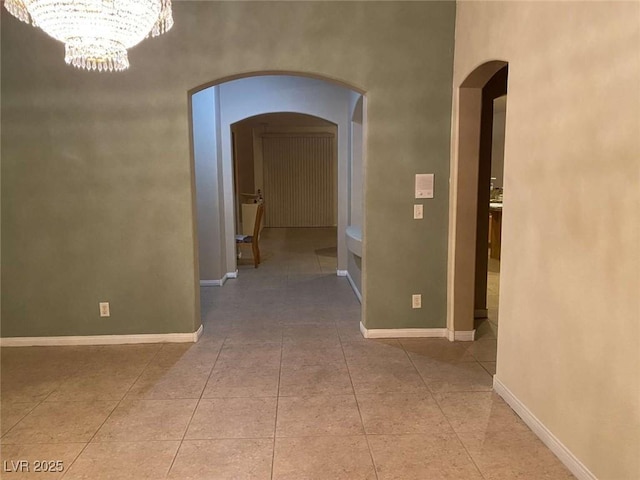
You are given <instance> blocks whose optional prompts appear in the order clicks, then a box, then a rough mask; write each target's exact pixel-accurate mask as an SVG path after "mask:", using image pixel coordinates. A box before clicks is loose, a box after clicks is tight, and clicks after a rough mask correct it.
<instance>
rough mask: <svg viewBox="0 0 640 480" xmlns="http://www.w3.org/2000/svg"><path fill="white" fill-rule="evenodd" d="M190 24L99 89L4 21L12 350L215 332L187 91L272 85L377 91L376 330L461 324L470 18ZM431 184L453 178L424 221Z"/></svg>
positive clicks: (348, 7) (368, 8)
mask: <svg viewBox="0 0 640 480" xmlns="http://www.w3.org/2000/svg"><path fill="white" fill-rule="evenodd" d="M174 17H175V20H176V25H175V27H174V28H173V30H171V31H170V32H169V33H168V34H166V35H163V36H161V37H159V38H155V39H149V40H145V41H144V42H143V43H141V44H140V45H139V46H137V47H135V48H133V49H132V50H131V51H130V62H131V68H130V69H129V70H128V71H126V72H124V73H117V74H115V73H113V74H99V73H90V72H84V71H78V70H75V69H73V68H71V67H68V66H66V65H65V64H64V61H63V56H64V53H63V50H64V49H63V46H62V45H61V44H60V43H58V42H56V41H54V40H52V39H50V38H49V37H47V36H46V35H45V34H44V33H42V32H41V31H38V30H36V29H34V28H33V27H31V26H28V25H26V24H23V23H19V22H18V21H17V20H15V19H14V18H13V17H10V16H9V15H7V13H6V12H4V11H3V13H2V32H1V34H2V60H1V61H2V87H1V88H2V91H1V93H2V100H1V101H2V110H1V113H2V119H1V120H2V143H1V147H2V177H1V181H2V336H5V337H10V336H46V335H93V334H107V333H110V334H128V333H167V332H191V331H194V330H195V329H196V328H197V327H198V325H199V323H200V319H199V298H198V287H197V285H198V276H197V271H196V265H197V261H195V260H196V258H197V252H196V250H195V248H196V247H195V234H194V222H193V218H194V213H193V200H192V197H193V190H192V161H191V158H190V146H189V125H188V122H189V114H188V94H187V92H188V91H189V90H190V89H193V88H194V87H197V86H199V85H202V84H205V83H208V82H211V81H213V80H216V79H220V78H223V77H226V76H229V75H235V74H242V73H248V72H256V71H267V70H268V71H287V72H305V73H310V74H315V75H322V76H324V77H328V78H330V79H336V80H340V81H343V82H346V83H348V84H350V85H352V86H354V87H356V88H360V89H362V90H364V91H366V94H367V101H368V115H369V116H368V124H367V128H368V137H367V143H366V148H367V160H366V180H365V191H366V193H365V195H366V197H365V198H366V200H365V201H366V218H365V235H366V243H365V257H366V262H367V264H366V278H365V280H364V287H363V289H364V294H365V305H364V306H365V312H366V319H365V323H366V326H367V327H368V328H406V327H444V326H445V306H446V256H447V252H446V245H447V221H448V205H447V201H448V190H447V185H448V180H447V179H448V176H449V144H450V141H449V138H450V137H449V136H450V121H451V120H450V115H451V85H452V62H453V36H454V21H455V4H454V3H453V2H406V3H405V2H389V3H386V2H385V3H383V2H299V3H297V2H296V3H293V2H255V3H254V2H222V3H218V2H175V5H174ZM415 173H435V174H436V198H435V199H433V200H428V201H424V204H425V219H424V220H423V221H414V220H412V205H413V203H414V199H413V175H414V174H415ZM418 292H420V293H422V294H423V305H424V308H423V309H422V310H412V309H411V308H410V306H411V302H410V298H411V294H412V293H418ZM100 301H109V302H110V303H111V311H112V312H111V317H109V318H107V319H101V318H100V317H99V316H98V302H100Z"/></svg>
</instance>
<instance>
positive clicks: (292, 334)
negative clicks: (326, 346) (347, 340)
mask: <svg viewBox="0 0 640 480" xmlns="http://www.w3.org/2000/svg"><path fill="white" fill-rule="evenodd" d="M282 341H283V343H285V344H286V343H305V342H327V343H329V342H332V343H333V344H335V345H337V344H339V341H340V339H339V337H338V330H337V329H336V326H335V323H333V322H331V324H329V325H288V326H286V327H283V336H282Z"/></svg>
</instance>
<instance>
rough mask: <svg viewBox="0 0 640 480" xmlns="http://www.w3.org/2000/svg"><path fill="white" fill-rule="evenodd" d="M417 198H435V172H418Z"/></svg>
mask: <svg viewBox="0 0 640 480" xmlns="http://www.w3.org/2000/svg"><path fill="white" fill-rule="evenodd" d="M416 198H433V173H418V174H416Z"/></svg>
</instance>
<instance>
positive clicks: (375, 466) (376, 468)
mask: <svg viewBox="0 0 640 480" xmlns="http://www.w3.org/2000/svg"><path fill="white" fill-rule="evenodd" d="M334 324H335V325H336V329H337V328H338V322H337V321H335V320H334ZM338 341H339V342H340V348H341V349H342V355H343V356H344V363H345V364H346V365H347V373H348V374H349V381H350V382H351V389H352V390H353V399H354V400H355V402H356V408H357V409H358V416H359V417H360V423H361V424H362V433H363V434H364V440H365V442H367V449H368V450H369V458H370V459H371V465H372V466H373V473H374V475H375V476H376V480H377V479H378V467H377V465H376V461H375V459H374V458H373V450H372V449H371V443H370V442H369V435H368V434H367V429H366V428H365V426H364V420H363V418H362V411H361V410H360V404H359V403H358V397H357V396H356V389H355V387H354V386H353V377H352V376H351V369H350V368H349V362H347V355H346V354H345V353H344V344H343V342H342V338H340V335H338Z"/></svg>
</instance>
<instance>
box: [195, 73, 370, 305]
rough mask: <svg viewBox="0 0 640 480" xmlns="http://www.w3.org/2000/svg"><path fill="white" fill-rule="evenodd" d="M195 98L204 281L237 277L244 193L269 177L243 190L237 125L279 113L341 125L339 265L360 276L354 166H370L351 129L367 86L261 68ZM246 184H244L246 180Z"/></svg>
mask: <svg viewBox="0 0 640 480" xmlns="http://www.w3.org/2000/svg"><path fill="white" fill-rule="evenodd" d="M189 95H190V107H191V141H192V151H193V161H194V184H195V189H194V190H195V197H196V198H195V203H196V206H197V209H196V210H197V219H196V224H197V229H198V243H199V245H198V250H199V260H198V263H199V277H200V278H199V279H200V284H201V285H222V284H224V282H225V280H226V279H228V278H234V277H236V276H237V274H238V270H237V256H236V246H235V234H236V233H238V229H239V228H241V224H240V221H241V216H242V214H241V211H240V210H241V209H240V202H241V200H240V199H239V196H240V194H242V193H246V194H256V193H257V190H258V189H259V186H261V185H258V183H260V181H262V179H259V180H260V181H259V182H258V183H256V179H258V177H259V176H260V175H257V174H256V175H255V176H254V178H253V188H252V189H251V191H249V192H244V191H239V188H240V185H239V184H238V182H237V172H236V171H235V167H234V161H233V156H234V148H235V147H237V145H235V142H234V132H233V130H234V128H235V127H237V126H238V125H239V124H240V123H241V122H242V121H244V120H246V119H251V118H258V117H259V116H263V115H269V114H275V113H278V112H280V114H282V115H290V116H291V115H300V116H306V117H307V118H316V119H322V121H324V123H325V124H327V123H328V124H332V125H334V128H335V152H336V153H335V155H336V158H337V165H336V169H335V170H336V171H335V178H336V181H335V200H334V203H335V224H336V230H337V267H336V268H335V269H334V273H337V274H338V275H340V276H351V277H353V276H356V275H358V276H359V274H360V272H359V271H357V272H356V271H354V272H351V269H350V267H349V262H348V256H347V252H348V249H347V241H346V230H347V227H349V225H350V219H351V218H354V217H357V218H359V219H360V222H361V218H362V212H361V210H360V211H359V213H358V214H357V215H354V214H352V212H353V211H354V209H355V208H356V207H355V205H362V199H361V198H358V199H357V200H356V199H353V198H352V195H351V192H352V187H351V184H352V174H353V172H354V163H355V164H357V167H356V169H357V171H358V173H359V178H361V177H362V175H361V174H360V172H361V170H362V169H363V166H364V161H363V159H362V149H361V150H360V153H359V155H360V157H359V158H358V159H355V158H354V150H353V148H352V143H353V135H352V128H351V122H352V118H353V114H354V111H356V110H357V109H358V107H357V105H359V104H360V105H361V104H362V103H363V102H362V100H363V95H362V92H361V90H359V89H357V88H353V87H346V86H345V84H344V83H342V82H338V81H334V80H331V79H326V78H319V77H317V76H314V75H307V74H299V73H288V72H287V73H285V72H258V73H252V74H247V75H241V76H234V77H227V78H224V79H221V80H219V81H215V82H211V83H208V84H206V85H203V86H199V87H197V88H194V89H193V90H192V91H190V92H189ZM360 110H362V108H360ZM298 118H301V117H298ZM361 123H362V121H361ZM234 126H235V127H234ZM263 133H266V134H267V135H268V134H269V132H263ZM262 137H264V135H261V138H262ZM243 185H244V186H243V189H245V187H246V186H247V182H244V183H243ZM262 186H263V185H262ZM361 190H362V189H360V193H359V195H360V196H362V191H361ZM265 210H266V211H267V212H268V213H267V218H266V220H267V222H269V221H272V220H273V218H272V217H268V215H269V214H271V213H273V211H269V207H268V206H267V208H266V209H265ZM354 283H356V284H357V285H359V284H360V279H359V278H358V281H357V282H352V285H353V284H354ZM357 295H359V292H358V293H357Z"/></svg>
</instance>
